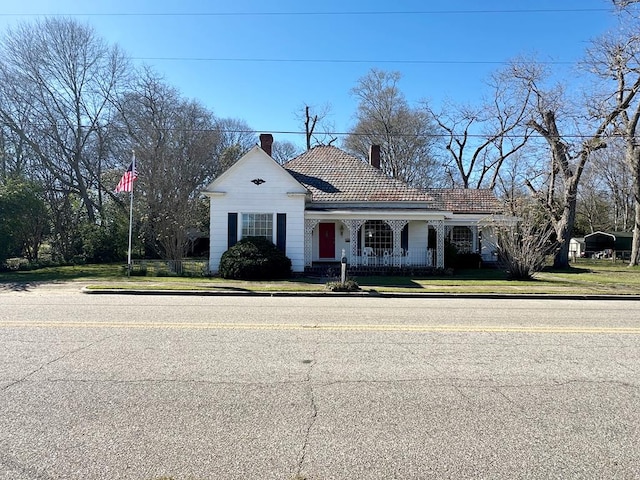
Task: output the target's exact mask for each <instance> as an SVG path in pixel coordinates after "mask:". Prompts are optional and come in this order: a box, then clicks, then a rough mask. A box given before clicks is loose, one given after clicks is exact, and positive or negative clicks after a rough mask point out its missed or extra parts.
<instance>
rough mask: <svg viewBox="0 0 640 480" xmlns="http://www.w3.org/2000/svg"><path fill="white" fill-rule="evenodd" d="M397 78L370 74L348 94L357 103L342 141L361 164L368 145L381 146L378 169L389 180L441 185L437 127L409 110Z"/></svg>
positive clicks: (420, 113)
mask: <svg viewBox="0 0 640 480" xmlns="http://www.w3.org/2000/svg"><path fill="white" fill-rule="evenodd" d="M400 78H401V76H400V73H399V72H385V71H382V70H377V69H373V70H371V71H370V72H369V73H368V74H367V75H366V76H364V77H362V78H361V79H360V80H359V81H358V84H357V85H356V86H355V87H354V88H353V89H352V94H353V95H354V96H355V97H356V98H357V99H358V102H359V103H358V111H357V113H356V125H355V126H354V127H353V128H352V129H351V131H350V133H349V135H348V136H347V137H346V139H345V141H344V145H345V147H346V149H347V150H349V151H350V152H351V153H353V154H354V155H356V156H357V157H359V158H362V159H363V160H364V159H366V158H367V156H368V154H369V148H370V146H371V145H374V144H376V145H380V151H381V165H380V167H381V169H382V171H383V172H385V173H386V174H387V175H389V176H391V177H393V178H397V179H399V180H403V181H405V182H407V183H409V184H412V185H414V186H420V187H435V186H438V185H439V184H440V182H439V180H440V179H439V175H440V174H441V169H440V168H438V167H439V165H437V163H436V160H435V154H434V152H433V149H434V146H435V144H436V143H437V138H438V136H437V131H436V126H435V125H434V124H433V123H432V120H431V116H430V114H429V112H428V111H427V110H426V109H425V108H412V107H410V106H409V104H408V103H407V100H406V99H405V97H404V95H403V93H402V92H401V91H400V89H399V87H398V83H399V81H400Z"/></svg>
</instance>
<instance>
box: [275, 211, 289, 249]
mask: <svg viewBox="0 0 640 480" xmlns="http://www.w3.org/2000/svg"><path fill="white" fill-rule="evenodd" d="M276 246H277V247H278V250H280V251H281V252H282V253H285V254H286V253H287V252H286V251H287V214H286V213H279V214H278V221H277V222H276Z"/></svg>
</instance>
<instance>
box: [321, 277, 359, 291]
mask: <svg viewBox="0 0 640 480" xmlns="http://www.w3.org/2000/svg"><path fill="white" fill-rule="evenodd" d="M327 289H329V290H331V291H332V292H359V291H360V285H358V282H356V281H355V280H345V281H344V283H342V282H341V281H337V282H328V283H327Z"/></svg>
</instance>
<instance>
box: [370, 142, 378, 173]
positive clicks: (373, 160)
mask: <svg viewBox="0 0 640 480" xmlns="http://www.w3.org/2000/svg"><path fill="white" fill-rule="evenodd" d="M369 165H371V166H372V167H375V168H377V169H378V170H380V145H371V148H370V149H369Z"/></svg>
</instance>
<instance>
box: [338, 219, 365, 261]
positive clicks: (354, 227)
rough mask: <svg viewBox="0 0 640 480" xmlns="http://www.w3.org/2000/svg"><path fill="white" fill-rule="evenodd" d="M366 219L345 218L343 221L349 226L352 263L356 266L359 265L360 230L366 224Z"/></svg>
mask: <svg viewBox="0 0 640 480" xmlns="http://www.w3.org/2000/svg"><path fill="white" fill-rule="evenodd" d="M365 221H366V220H343V223H345V224H346V225H347V226H348V227H349V243H350V244H351V247H350V251H351V252H350V255H351V264H352V265H354V266H356V267H357V266H358V230H360V227H361V226H362V225H364V222H365Z"/></svg>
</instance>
